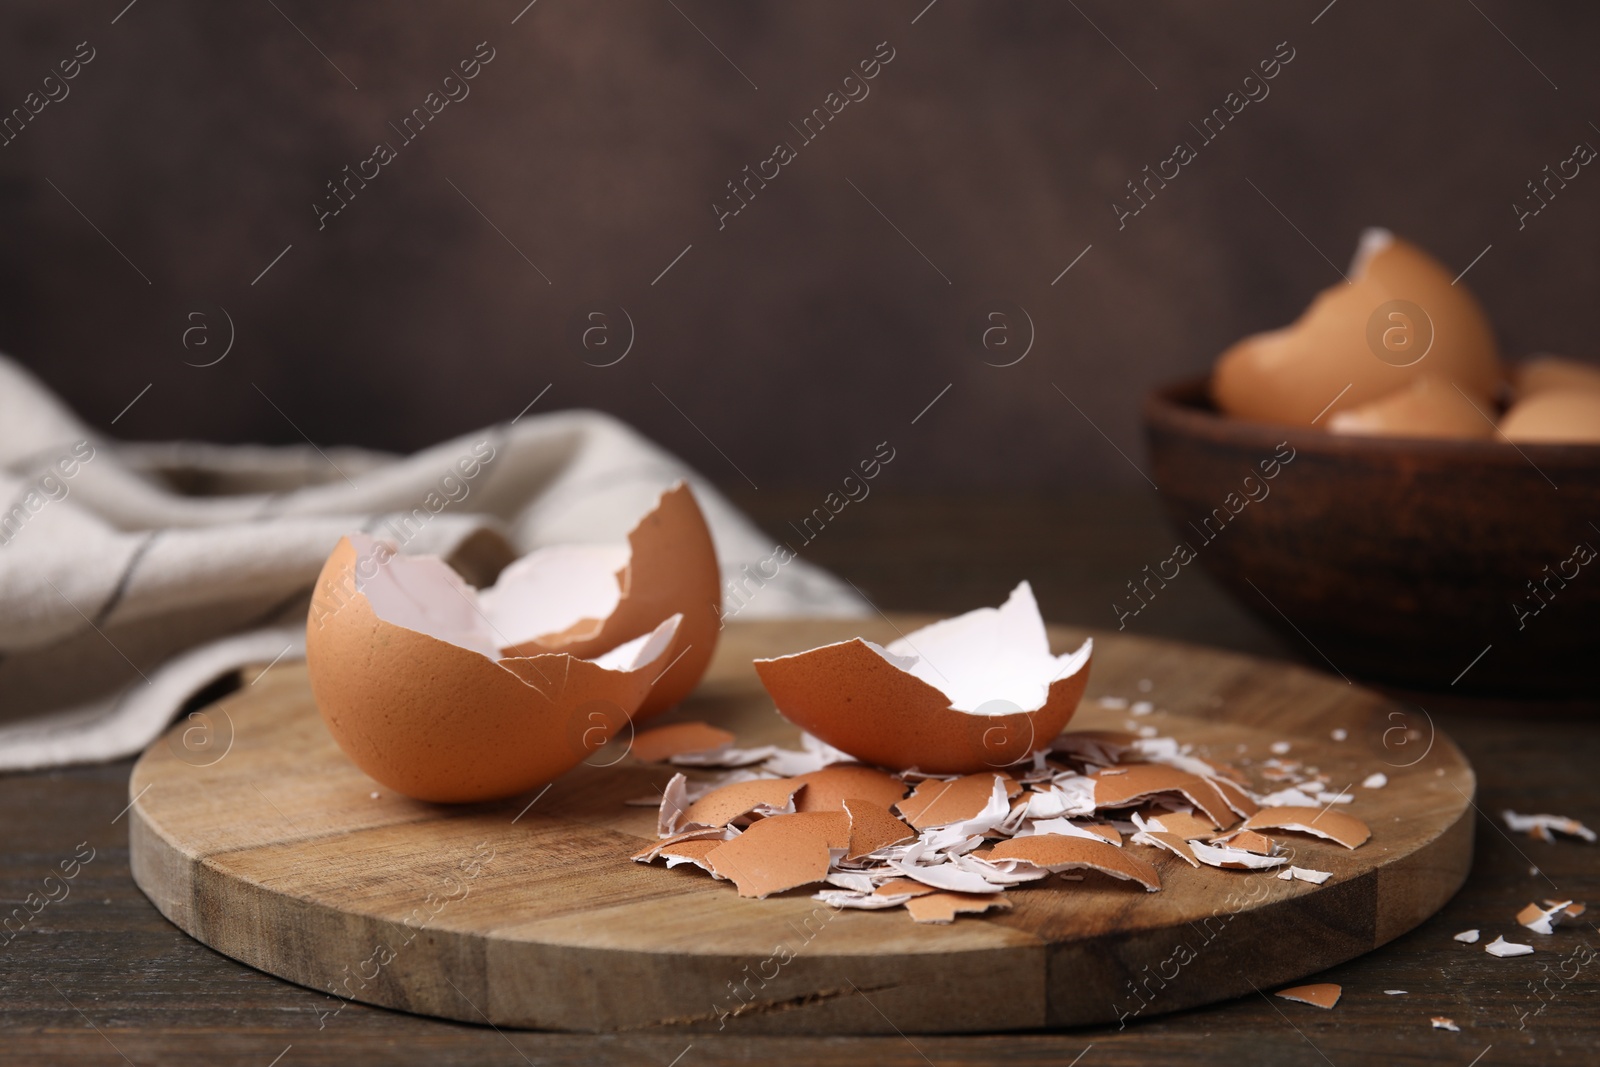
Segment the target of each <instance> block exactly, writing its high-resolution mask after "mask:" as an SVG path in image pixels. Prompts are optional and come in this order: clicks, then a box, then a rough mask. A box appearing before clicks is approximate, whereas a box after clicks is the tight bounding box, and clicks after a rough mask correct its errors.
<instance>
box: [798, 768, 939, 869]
mask: <svg viewBox="0 0 1600 1067" xmlns="http://www.w3.org/2000/svg"><path fill="white" fill-rule="evenodd" d="M811 788H812V787H811V786H807V787H806V789H807V790H810V789H811ZM802 796H804V794H802ZM843 804H844V810H845V811H847V812H849V814H850V840H849V846H848V849H847V851H846V852H845V859H849V860H856V859H860V858H861V857H862V856H866V855H869V854H871V853H873V852H876V851H878V850H879V849H880V848H887V847H888V846H890V845H898V844H900V842H902V841H909V840H911V839H912V838H913V837H915V836H917V835H916V834H915V833H913V832H912V830H911V828H910V827H909V826H907V825H906V824H905V823H903V822H901V821H900V820H899V819H897V818H895V817H894V816H893V815H892V814H891V813H890V812H889V809H888V808H886V807H884V806H883V805H882V804H879V803H878V802H877V801H874V800H866V799H862V798H860V797H851V798H849V799H847V800H845V801H844V802H843Z"/></svg>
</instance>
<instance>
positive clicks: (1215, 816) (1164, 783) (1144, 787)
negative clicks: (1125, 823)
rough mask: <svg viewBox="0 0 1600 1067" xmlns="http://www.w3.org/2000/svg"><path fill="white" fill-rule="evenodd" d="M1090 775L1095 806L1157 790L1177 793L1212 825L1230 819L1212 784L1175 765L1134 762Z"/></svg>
mask: <svg viewBox="0 0 1600 1067" xmlns="http://www.w3.org/2000/svg"><path fill="white" fill-rule="evenodd" d="M1093 777H1094V782H1095V784H1094V802H1095V806H1096V807H1099V808H1118V807H1124V806H1126V805H1129V804H1133V803H1135V802H1137V801H1140V800H1143V799H1145V798H1147V797H1151V796H1154V795H1156V794H1158V793H1180V794H1182V795H1183V796H1184V797H1185V798H1186V799H1187V800H1188V801H1189V802H1190V803H1191V804H1193V805H1194V806H1195V807H1197V808H1199V809H1200V810H1201V811H1203V812H1205V813H1206V815H1207V817H1209V818H1210V819H1211V820H1212V821H1213V822H1215V823H1216V825H1218V826H1222V825H1225V824H1227V823H1231V822H1233V817H1232V815H1231V814H1230V809H1229V807H1228V802H1227V800H1226V799H1225V798H1224V797H1223V795H1222V794H1221V793H1219V792H1218V791H1217V787H1216V786H1214V785H1212V784H1211V783H1210V782H1209V781H1207V780H1206V779H1204V778H1201V777H1200V776H1199V775H1195V774H1190V773H1189V772H1188V771H1180V770H1178V769H1177V768H1176V767H1168V766H1166V765H1165V764H1160V763H1142V764H1140V763H1135V764H1130V765H1128V766H1127V768H1126V769H1123V768H1120V767H1116V768H1108V769H1106V770H1103V771H1101V772H1099V773H1098V774H1096V775H1094V776H1093Z"/></svg>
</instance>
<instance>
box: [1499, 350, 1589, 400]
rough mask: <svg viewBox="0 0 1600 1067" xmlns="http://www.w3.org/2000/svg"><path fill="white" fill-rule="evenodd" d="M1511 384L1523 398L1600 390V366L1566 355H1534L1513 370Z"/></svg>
mask: <svg viewBox="0 0 1600 1067" xmlns="http://www.w3.org/2000/svg"><path fill="white" fill-rule="evenodd" d="M1511 384H1512V385H1513V387H1514V388H1515V389H1516V391H1517V395H1518V396H1524V397H1526V396H1532V395H1533V394H1534V393H1546V392H1566V391H1570V390H1573V389H1588V390H1600V366H1596V365H1595V364H1593V363H1590V362H1588V361H1587V360H1581V359H1568V358H1566V357H1565V356H1535V357H1533V358H1532V359H1529V360H1526V361H1524V362H1522V363H1518V364H1516V365H1514V366H1513V367H1512V368H1511Z"/></svg>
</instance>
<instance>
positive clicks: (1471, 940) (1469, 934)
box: [1454, 930, 1478, 945]
mask: <svg viewBox="0 0 1600 1067" xmlns="http://www.w3.org/2000/svg"><path fill="white" fill-rule="evenodd" d="M1454 940H1456V941H1460V942H1462V943H1463V944H1467V945H1475V944H1477V943H1478V931H1476V930H1463V931H1461V932H1460V933H1459V934H1456V935H1455V938H1454Z"/></svg>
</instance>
